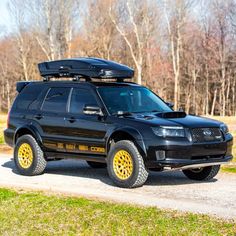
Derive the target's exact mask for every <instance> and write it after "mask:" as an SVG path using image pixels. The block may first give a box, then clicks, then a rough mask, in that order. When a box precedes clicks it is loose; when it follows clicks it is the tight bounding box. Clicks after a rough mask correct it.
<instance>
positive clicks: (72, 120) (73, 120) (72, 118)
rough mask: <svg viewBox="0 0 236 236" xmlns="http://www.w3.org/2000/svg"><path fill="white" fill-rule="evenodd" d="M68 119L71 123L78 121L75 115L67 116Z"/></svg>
mask: <svg viewBox="0 0 236 236" xmlns="http://www.w3.org/2000/svg"><path fill="white" fill-rule="evenodd" d="M66 120H67V121H69V122H70V123H74V122H75V121H76V119H75V118H74V117H70V118H66Z"/></svg>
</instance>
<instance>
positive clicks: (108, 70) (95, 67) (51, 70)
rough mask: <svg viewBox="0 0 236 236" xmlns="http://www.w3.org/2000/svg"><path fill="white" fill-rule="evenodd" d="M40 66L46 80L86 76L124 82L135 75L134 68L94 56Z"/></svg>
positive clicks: (50, 62) (88, 78) (74, 78)
mask: <svg viewBox="0 0 236 236" xmlns="http://www.w3.org/2000/svg"><path fill="white" fill-rule="evenodd" d="M38 68H39V72H40V75H41V76H42V77H43V80H44V81H49V80H50V79H51V78H73V80H74V81H79V80H80V79H81V78H84V79H85V80H86V81H91V79H92V78H95V79H116V80H117V81H118V82H123V81H124V79H131V78H132V77H133V76H134V70H133V69H131V68H130V67H128V66H125V65H122V64H119V63H117V62H114V61H108V60H104V59H100V58H93V57H87V58H85V57H81V58H71V59H63V60H57V61H48V62H42V63H39V64H38Z"/></svg>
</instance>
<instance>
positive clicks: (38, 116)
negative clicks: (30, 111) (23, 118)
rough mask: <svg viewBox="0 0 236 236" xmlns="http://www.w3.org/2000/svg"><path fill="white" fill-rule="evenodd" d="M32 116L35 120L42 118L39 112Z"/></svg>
mask: <svg viewBox="0 0 236 236" xmlns="http://www.w3.org/2000/svg"><path fill="white" fill-rule="evenodd" d="M34 118H35V119H37V120H40V119H42V118H43V116H42V115H41V114H37V115H35V116H34Z"/></svg>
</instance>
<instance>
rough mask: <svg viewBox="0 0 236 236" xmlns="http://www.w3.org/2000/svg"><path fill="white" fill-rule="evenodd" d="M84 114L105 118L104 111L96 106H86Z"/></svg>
mask: <svg viewBox="0 0 236 236" xmlns="http://www.w3.org/2000/svg"><path fill="white" fill-rule="evenodd" d="M83 113H84V114H86V115H99V116H103V112H102V109H101V108H100V107H98V106H96V105H85V106H84V109H83Z"/></svg>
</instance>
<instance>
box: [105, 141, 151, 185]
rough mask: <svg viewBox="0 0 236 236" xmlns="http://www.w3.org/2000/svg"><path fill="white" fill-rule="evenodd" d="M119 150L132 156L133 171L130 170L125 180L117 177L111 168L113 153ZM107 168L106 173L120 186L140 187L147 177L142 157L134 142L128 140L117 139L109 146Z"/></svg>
mask: <svg viewBox="0 0 236 236" xmlns="http://www.w3.org/2000/svg"><path fill="white" fill-rule="evenodd" d="M119 150H125V151H127V152H128V153H129V154H130V156H131V158H132V163H133V171H132V174H131V176H130V177H129V178H128V179H126V180H122V179H120V178H118V176H117V175H116V174H115V171H114V169H113V160H114V157H115V154H116V153H117V152H118V151H119ZM107 169H108V173H109V176H110V178H111V179H112V181H113V182H114V183H115V184H116V185H117V186H119V187H122V188H136V187H141V186H142V185H143V184H144V183H145V182H146V180H147V178H148V171H147V170H146V167H145V165H144V161H143V157H142V156H141V154H140V153H139V151H138V149H137V147H136V146H135V144H134V143H133V142H132V141H129V140H122V141H118V142H116V143H115V144H114V145H112V146H111V149H110V151H109V153H108V160H107Z"/></svg>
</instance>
